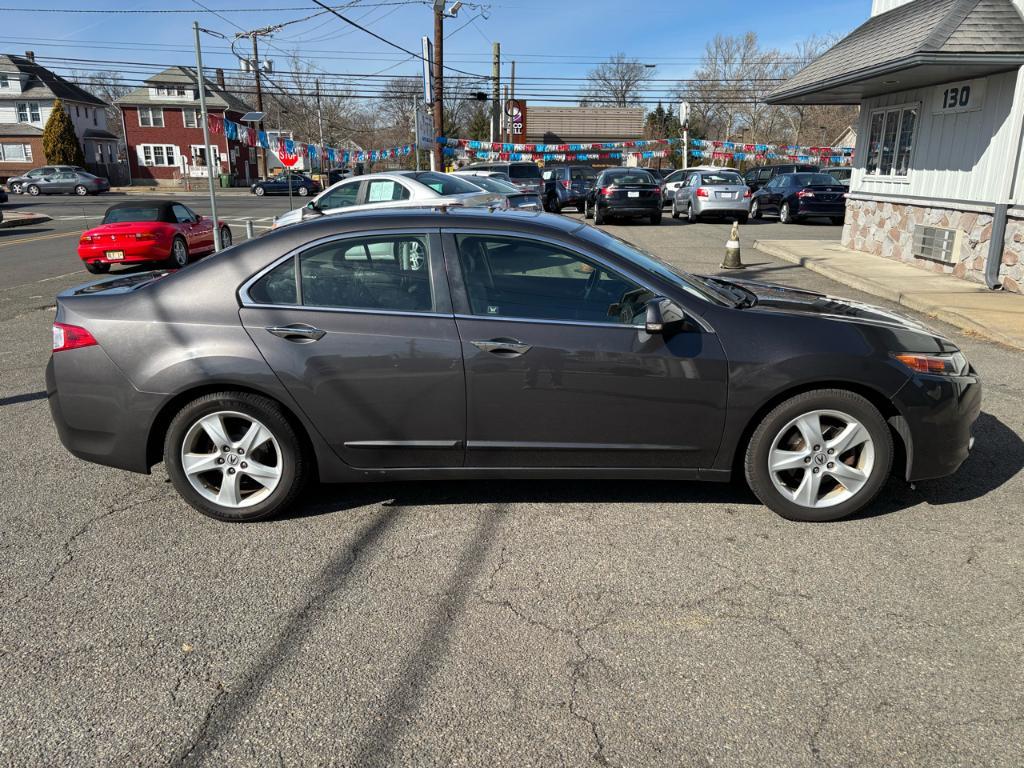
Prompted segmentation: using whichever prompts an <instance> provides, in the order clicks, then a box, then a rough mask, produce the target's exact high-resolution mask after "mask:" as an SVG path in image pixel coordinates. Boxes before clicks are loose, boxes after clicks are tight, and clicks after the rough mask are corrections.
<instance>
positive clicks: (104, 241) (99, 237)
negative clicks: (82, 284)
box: [78, 200, 231, 274]
mask: <svg viewBox="0 0 1024 768" xmlns="http://www.w3.org/2000/svg"><path fill="white" fill-rule="evenodd" d="M220 239H221V246H222V247H224V248H226V247H228V246H229V245H231V229H230V228H229V227H228V225H227V224H225V223H224V222H220ZM213 250H214V242H213V220H212V219H211V218H209V217H208V216H200V215H199V214H198V213H196V212H195V211H193V210H192V209H191V208H189V207H188V206H187V205H185V204H184V203H180V202H178V201H177V200H139V201H134V202H125V203H117V204H116V205H112V206H110V207H109V208H108V209H107V212H106V213H105V214H104V215H103V223H101V224H100V225H99V226H98V227H93V228H92V229H87V230H86V231H85V232H83V233H82V236H81V238H80V239H79V241H78V258H80V259H81V260H82V262H83V263H84V264H85V268H86V269H87V270H89V271H90V272H92V273H94V274H100V273H103V272H108V271H109V270H110V265H111V264H139V263H144V262H153V263H158V264H168V265H169V266H171V267H172V268H179V267H184V266H185V265H187V264H188V262H189V259H190V258H192V257H193V256H200V255H203V254H207V253H212V252H213Z"/></svg>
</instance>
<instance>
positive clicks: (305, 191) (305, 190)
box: [299, 187, 309, 197]
mask: <svg viewBox="0 0 1024 768" xmlns="http://www.w3.org/2000/svg"><path fill="white" fill-rule="evenodd" d="M308 194H309V188H308V187H299V197H305V196H306V195H308Z"/></svg>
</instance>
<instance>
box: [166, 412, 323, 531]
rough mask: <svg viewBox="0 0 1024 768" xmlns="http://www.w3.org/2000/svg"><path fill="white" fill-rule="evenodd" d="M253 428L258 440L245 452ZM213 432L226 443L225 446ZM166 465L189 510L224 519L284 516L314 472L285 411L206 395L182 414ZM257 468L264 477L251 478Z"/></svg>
mask: <svg viewBox="0 0 1024 768" xmlns="http://www.w3.org/2000/svg"><path fill="white" fill-rule="evenodd" d="M204 425H210V431H208V429H207V427H206V426H204ZM254 427H255V428H256V429H255V437H254V438H252V439H255V440H257V441H259V442H258V443H256V444H255V445H250V446H249V447H248V448H247V447H246V439H247V437H249V436H250V435H253V432H252V430H253V428H254ZM211 431H212V432H213V433H214V434H218V436H219V437H221V438H222V440H223V442H222V444H221V445H220V446H218V445H217V444H216V443H217V442H221V440H218V441H215V440H214V439H213V437H212V436H211ZM225 438H226V440H225ZM225 447H227V449H228V450H227V451H225V450H224V448H225ZM250 449H251V450H250ZM186 456H189V457H190V458H189V459H186V458H185V457H186ZM250 456H254V457H256V459H255V460H253V459H251V458H249V457H250ZM247 458H248V459H249V461H246V459H247ZM186 462H188V467H186ZM164 464H165V466H166V468H167V474H168V476H169V477H170V479H171V482H172V483H173V484H174V488H175V490H177V492H178V494H179V495H180V496H181V497H182V498H183V499H184V500H185V501H186V502H188V504H189V505H191V506H192V507H194V508H195V509H196V510H198V511H199V512H201V513H203V514H204V515H207V516H208V517H212V518H214V519H215V520H222V521H225V522H250V521H253V520H261V519H263V518H266V517H270V516H272V515H274V514H277V513H278V512H281V511H283V510H284V509H286V508H287V507H288V506H290V505H291V504H292V503H294V502H295V500H296V499H297V498H298V496H299V494H300V493H301V492H302V489H303V487H304V485H305V483H306V479H307V477H308V475H309V468H308V466H307V458H306V455H305V451H304V450H303V445H302V440H301V439H300V437H299V435H298V433H297V432H296V431H295V428H294V427H293V426H292V424H291V422H290V421H289V420H288V418H287V417H286V416H285V413H284V411H283V410H282V409H281V407H280V406H279V405H278V404H277V403H275V402H274V401H273V400H270V399H269V398H266V397H263V396H262V395H256V394H252V393H249V392H217V393H213V394H209V395H204V396H202V397H200V398H197V399H196V400H193V401H192V402H190V403H189V404H188V405H186V406H185V407H183V408H182V409H181V410H180V411H178V413H177V414H176V415H175V416H174V418H173V419H172V420H171V423H170V426H169V427H168V429H167V435H166V437H165V439H164ZM207 466H208V467H209V469H204V467H207ZM256 466H258V467H259V474H258V475H256V474H251V472H252V470H253V469H254V467H256ZM232 470H234V471H232ZM229 473H230V474H229ZM225 483H229V485H225Z"/></svg>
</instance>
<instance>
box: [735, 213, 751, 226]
mask: <svg viewBox="0 0 1024 768" xmlns="http://www.w3.org/2000/svg"><path fill="white" fill-rule="evenodd" d="M749 218H750V214H747V213H741V214H740V215H739V216H737V217H736V221H738V222H739V223H740V224H746V223H747V220H748V219H749Z"/></svg>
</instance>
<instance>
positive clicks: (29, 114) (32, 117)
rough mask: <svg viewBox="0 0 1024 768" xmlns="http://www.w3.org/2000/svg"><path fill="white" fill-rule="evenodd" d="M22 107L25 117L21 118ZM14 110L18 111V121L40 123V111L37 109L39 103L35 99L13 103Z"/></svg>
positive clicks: (32, 123) (41, 120) (31, 123)
mask: <svg viewBox="0 0 1024 768" xmlns="http://www.w3.org/2000/svg"><path fill="white" fill-rule="evenodd" d="M22 107H24V108H25V110H24V112H25V118H24V119H22V117H21V113H22V109H21V108H22ZM15 111H16V112H17V113H18V122H19V123H28V124H29V125H35V124H36V123H42V122H43V119H42V113H41V112H40V110H39V103H38V102H36V101H19V102H17V104H16V105H15Z"/></svg>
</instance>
